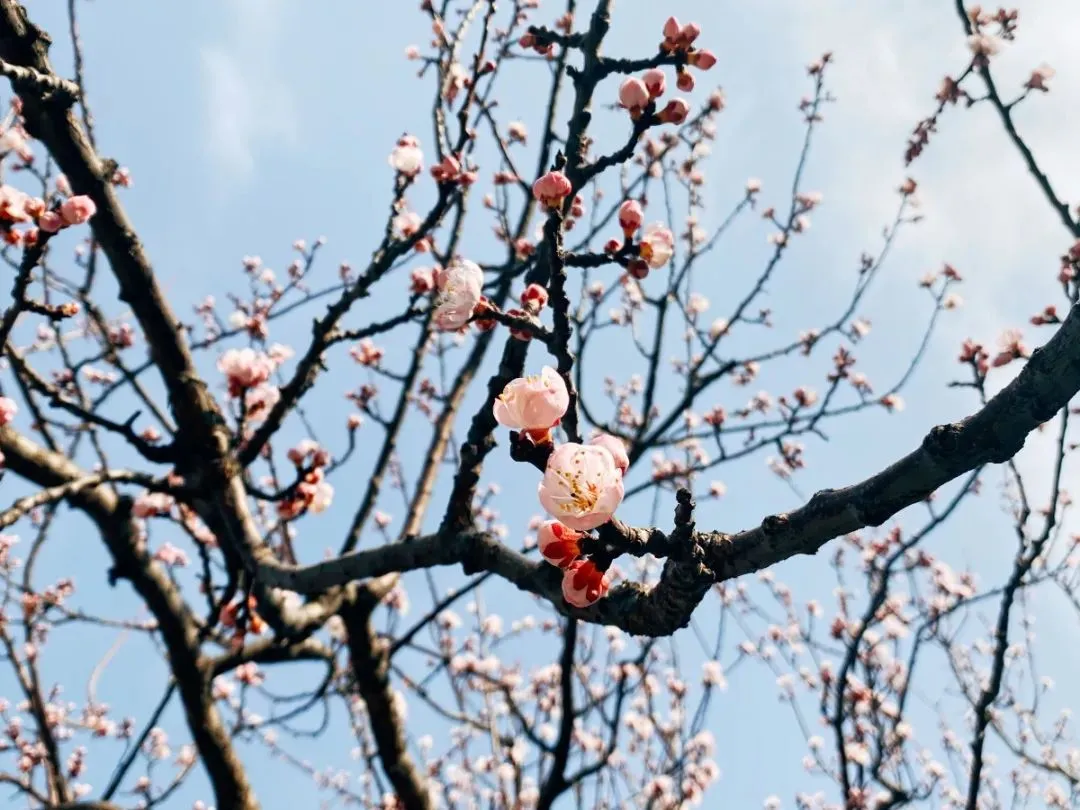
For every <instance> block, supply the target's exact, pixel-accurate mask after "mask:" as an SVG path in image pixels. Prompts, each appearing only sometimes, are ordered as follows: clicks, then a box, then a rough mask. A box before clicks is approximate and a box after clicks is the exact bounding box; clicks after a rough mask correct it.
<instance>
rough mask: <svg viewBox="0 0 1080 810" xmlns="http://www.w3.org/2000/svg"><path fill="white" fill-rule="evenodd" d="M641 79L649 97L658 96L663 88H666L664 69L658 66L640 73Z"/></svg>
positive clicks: (661, 93) (662, 93) (662, 91)
mask: <svg viewBox="0 0 1080 810" xmlns="http://www.w3.org/2000/svg"><path fill="white" fill-rule="evenodd" d="M641 81H642V82H644V84H645V89H647V90H648V91H649V98H659V97H660V96H662V95H664V90H666V89H667V85H666V81H667V80H666V78H665V76H664V71H662V70H661V69H660V68H652V69H651V70H646V71H645V72H644V73H642V74H641Z"/></svg>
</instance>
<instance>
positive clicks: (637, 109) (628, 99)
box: [619, 76, 650, 115]
mask: <svg viewBox="0 0 1080 810" xmlns="http://www.w3.org/2000/svg"><path fill="white" fill-rule="evenodd" d="M649 98H650V96H649V89H648V88H647V87H646V86H645V82H643V81H642V80H641V79H636V78H634V77H633V76H631V77H630V78H629V79H627V80H626V81H624V82H623V83H622V85H621V86H620V87H619V105H620V106H622V107H625V108H626V109H628V110H629V111H630V114H631V115H634V114H635V113H636V114H640V113H641V110H643V109H644V108H645V105H647V104H648V103H649Z"/></svg>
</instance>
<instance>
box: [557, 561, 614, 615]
mask: <svg viewBox="0 0 1080 810" xmlns="http://www.w3.org/2000/svg"><path fill="white" fill-rule="evenodd" d="M610 586H611V582H610V580H609V579H608V575H607V572H606V571H600V570H599V569H598V568H597V567H596V564H595V563H594V562H593V561H592V560H578V561H577V562H574V563H572V564H571V565H570V567H569V568H567V569H566V571H565V572H564V573H563V581H562V592H563V598H564V599H565V600H566V601H567V602H569V603H570V604H571V605H573V606H574V607H578V608H584V607H588V606H589V605H591V604H593V603H594V602H597V601H599V600H600V598H601V597H603V596H605V595H606V594H607V592H608V588H609V587H610Z"/></svg>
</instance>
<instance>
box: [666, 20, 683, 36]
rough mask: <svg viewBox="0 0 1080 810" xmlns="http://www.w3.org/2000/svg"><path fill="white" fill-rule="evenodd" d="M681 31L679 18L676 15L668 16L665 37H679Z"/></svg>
mask: <svg viewBox="0 0 1080 810" xmlns="http://www.w3.org/2000/svg"><path fill="white" fill-rule="evenodd" d="M681 31H682V26H681V25H680V24H679V20H678V19H677V18H676V17H668V18H667V22H665V23H664V38H665V39H671V40H674V39H678V37H679V33H680V32H681Z"/></svg>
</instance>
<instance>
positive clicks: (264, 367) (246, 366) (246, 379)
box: [217, 349, 274, 397]
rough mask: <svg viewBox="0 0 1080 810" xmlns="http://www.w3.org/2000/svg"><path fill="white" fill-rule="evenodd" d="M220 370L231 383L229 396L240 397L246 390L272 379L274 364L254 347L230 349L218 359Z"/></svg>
mask: <svg viewBox="0 0 1080 810" xmlns="http://www.w3.org/2000/svg"><path fill="white" fill-rule="evenodd" d="M217 366H218V371H220V372H221V373H222V374H224V375H225V380H226V382H227V383H228V384H229V396H232V397H238V396H240V394H241V393H243V392H244V390H246V389H248V388H254V387H255V386H257V385H261V384H262V383H264V382H266V381H267V380H269V379H270V374H271V372H273V370H274V364H273V362H272V361H271V360H270V358H269V357H267V356H266V355H265V354H263V353H262V352H257V351H255V350H254V349H229V350H228V351H227V352H225V353H224V354H223V355H221V358H220V359H219V360H218V364H217Z"/></svg>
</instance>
